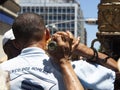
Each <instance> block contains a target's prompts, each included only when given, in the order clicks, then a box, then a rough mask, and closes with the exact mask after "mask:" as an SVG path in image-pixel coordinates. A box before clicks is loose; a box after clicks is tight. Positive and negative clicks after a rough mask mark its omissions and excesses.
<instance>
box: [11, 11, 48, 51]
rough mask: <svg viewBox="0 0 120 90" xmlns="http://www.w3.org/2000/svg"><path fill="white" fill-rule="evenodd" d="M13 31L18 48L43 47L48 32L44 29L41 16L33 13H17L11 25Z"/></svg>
mask: <svg viewBox="0 0 120 90" xmlns="http://www.w3.org/2000/svg"><path fill="white" fill-rule="evenodd" d="M12 29H13V33H14V36H15V39H16V41H17V43H19V45H20V48H22V49H23V48H25V47H30V46H33V45H34V46H39V47H41V48H43V49H44V48H45V44H46V41H47V40H48V39H49V37H50V34H49V31H48V30H47V29H46V27H45V24H44V21H43V19H42V17H41V16H40V15H38V14H35V13H23V14H21V15H19V16H18V17H17V18H16V19H15V21H14V23H13V26H12Z"/></svg>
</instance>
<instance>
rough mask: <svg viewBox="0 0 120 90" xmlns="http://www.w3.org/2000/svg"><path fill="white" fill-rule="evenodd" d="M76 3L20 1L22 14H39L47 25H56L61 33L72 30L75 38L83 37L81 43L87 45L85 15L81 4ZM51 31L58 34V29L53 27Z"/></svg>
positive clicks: (51, 0)
mask: <svg viewBox="0 0 120 90" xmlns="http://www.w3.org/2000/svg"><path fill="white" fill-rule="evenodd" d="M74 1H75V0H36V1H35V0H20V6H21V12H20V13H24V12H34V13H38V14H40V15H42V17H43V18H44V20H45V24H46V25H48V26H51V25H53V23H54V26H55V27H57V28H58V30H60V31H65V30H70V31H71V32H72V33H73V34H74V36H75V37H77V36H81V42H82V43H85V37H84V22H83V20H82V19H83V13H82V10H81V8H80V5H79V3H77V2H74ZM53 3H55V4H53ZM61 3H62V4H61ZM50 29H51V33H54V32H56V29H54V28H51V27H50Z"/></svg>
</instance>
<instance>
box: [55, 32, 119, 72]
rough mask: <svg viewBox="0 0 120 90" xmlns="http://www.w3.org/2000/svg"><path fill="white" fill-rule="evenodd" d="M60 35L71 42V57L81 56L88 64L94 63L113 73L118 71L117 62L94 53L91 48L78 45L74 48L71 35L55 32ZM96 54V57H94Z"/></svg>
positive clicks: (74, 39) (73, 38)
mask: <svg viewBox="0 0 120 90" xmlns="http://www.w3.org/2000/svg"><path fill="white" fill-rule="evenodd" d="M57 33H58V34H60V35H64V36H68V37H69V38H71V39H72V40H73V42H72V44H73V45H72V54H73V56H74V55H75V56H82V57H85V58H86V60H87V61H88V62H91V61H92V62H95V63H98V64H101V65H103V66H105V67H107V68H110V69H112V70H114V71H116V72H117V71H118V66H117V62H116V61H115V60H114V59H113V58H110V57H109V56H107V55H106V54H103V53H100V52H97V51H95V50H94V49H92V48H89V47H87V46H86V45H84V44H82V43H79V44H78V45H77V46H74V45H75V43H76V38H75V37H74V36H73V35H72V33H71V32H69V31H67V32H66V33H67V34H66V33H64V32H57ZM96 54H98V57H97V56H96Z"/></svg>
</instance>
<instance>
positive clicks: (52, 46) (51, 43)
mask: <svg viewBox="0 0 120 90" xmlns="http://www.w3.org/2000/svg"><path fill="white" fill-rule="evenodd" d="M56 47H57V43H56V42H55V41H50V42H49V44H48V50H49V51H53V50H55V49H56Z"/></svg>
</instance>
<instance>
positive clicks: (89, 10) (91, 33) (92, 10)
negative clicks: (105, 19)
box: [78, 0, 100, 48]
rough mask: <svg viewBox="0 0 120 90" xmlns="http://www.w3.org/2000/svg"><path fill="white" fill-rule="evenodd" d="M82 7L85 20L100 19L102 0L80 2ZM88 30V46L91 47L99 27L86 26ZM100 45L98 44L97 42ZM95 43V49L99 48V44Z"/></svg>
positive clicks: (83, 0)
mask: <svg viewBox="0 0 120 90" xmlns="http://www.w3.org/2000/svg"><path fill="white" fill-rule="evenodd" d="M78 1H79V2H80V7H81V9H82V11H83V15H84V18H85V19H86V18H97V17H98V4H99V3H100V0H78ZM84 27H85V28H86V30H87V46H89V47H90V45H91V41H92V40H93V39H95V38H96V32H98V25H87V24H85V26H84ZM97 43H98V42H97ZM97 43H95V47H96V48H98V47H99V43H98V44H97Z"/></svg>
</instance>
